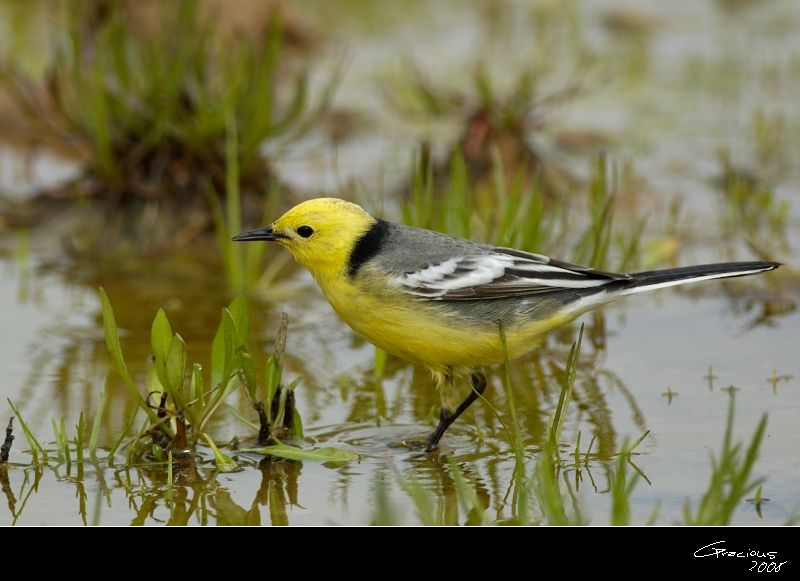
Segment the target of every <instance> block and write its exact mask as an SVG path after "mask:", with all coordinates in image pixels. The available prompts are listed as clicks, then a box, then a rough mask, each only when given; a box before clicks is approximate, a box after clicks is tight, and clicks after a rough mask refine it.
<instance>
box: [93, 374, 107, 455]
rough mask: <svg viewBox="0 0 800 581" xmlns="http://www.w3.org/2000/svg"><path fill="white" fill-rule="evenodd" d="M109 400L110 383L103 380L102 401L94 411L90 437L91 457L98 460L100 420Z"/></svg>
mask: <svg viewBox="0 0 800 581" xmlns="http://www.w3.org/2000/svg"><path fill="white" fill-rule="evenodd" d="M107 400H108V383H106V382H105V381H103V386H102V387H101V388H100V401H99V403H98V404H97V411H95V413H94V418H93V419H92V433H91V435H90V437H89V457H90V458H91V459H92V460H97V440H98V437H99V436H100V421H101V420H102V419H103V414H104V413H105V411H106V401H107Z"/></svg>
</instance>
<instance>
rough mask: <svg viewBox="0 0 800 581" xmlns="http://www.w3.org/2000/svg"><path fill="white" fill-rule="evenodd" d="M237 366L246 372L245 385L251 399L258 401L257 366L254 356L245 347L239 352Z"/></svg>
mask: <svg viewBox="0 0 800 581" xmlns="http://www.w3.org/2000/svg"><path fill="white" fill-rule="evenodd" d="M236 367H239V368H241V370H242V373H243V374H244V386H245V388H246V389H247V393H248V394H250V401H251V402H253V401H256V397H257V394H256V390H257V389H258V383H257V382H256V368H255V366H254V365H253V358H252V357H251V356H250V353H248V352H247V351H246V350H245V349H244V348H243V347H242V348H240V349H239V352H238V353H237V365H236Z"/></svg>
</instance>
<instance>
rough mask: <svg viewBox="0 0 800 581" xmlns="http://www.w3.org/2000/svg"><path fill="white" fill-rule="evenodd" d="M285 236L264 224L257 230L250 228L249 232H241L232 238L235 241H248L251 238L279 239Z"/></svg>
mask: <svg viewBox="0 0 800 581" xmlns="http://www.w3.org/2000/svg"><path fill="white" fill-rule="evenodd" d="M281 238H286V236H284V235H283V234H279V233H277V232H274V231H273V230H272V226H264V227H263V228H259V229H258V230H250V231H249V232H242V233H241V234H237V235H236V236H234V237H233V238H232V240H234V241H235V242H249V241H251V240H269V241H274V240H280V239H281Z"/></svg>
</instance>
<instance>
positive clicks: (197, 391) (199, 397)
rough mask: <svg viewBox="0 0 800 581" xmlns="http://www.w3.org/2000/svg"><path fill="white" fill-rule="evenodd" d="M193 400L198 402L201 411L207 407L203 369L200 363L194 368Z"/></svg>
mask: <svg viewBox="0 0 800 581" xmlns="http://www.w3.org/2000/svg"><path fill="white" fill-rule="evenodd" d="M191 389H192V399H193V400H195V401H196V402H197V405H198V406H199V407H200V409H203V408H204V407H206V393H205V386H204V385H203V367H202V366H201V365H200V364H199V363H195V364H194V365H193V366H192V383H191Z"/></svg>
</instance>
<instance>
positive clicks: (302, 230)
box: [297, 226, 314, 238]
mask: <svg viewBox="0 0 800 581" xmlns="http://www.w3.org/2000/svg"><path fill="white" fill-rule="evenodd" d="M297 233H298V234H300V236H302V237H303V238H308V237H310V236H311V235H312V234H313V233H314V229H313V228H312V227H311V226H300V227H299V228H298V229H297Z"/></svg>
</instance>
